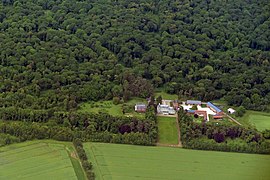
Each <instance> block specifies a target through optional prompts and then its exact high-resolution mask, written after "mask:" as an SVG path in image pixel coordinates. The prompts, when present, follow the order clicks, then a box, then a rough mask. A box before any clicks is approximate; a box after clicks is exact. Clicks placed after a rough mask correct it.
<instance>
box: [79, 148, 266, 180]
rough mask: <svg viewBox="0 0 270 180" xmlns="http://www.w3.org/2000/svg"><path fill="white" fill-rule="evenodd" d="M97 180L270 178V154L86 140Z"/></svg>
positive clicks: (242, 179)
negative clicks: (90, 141)
mask: <svg viewBox="0 0 270 180" xmlns="http://www.w3.org/2000/svg"><path fill="white" fill-rule="evenodd" d="M84 148H85V150H86V152H87V155H88V157H89V159H90V161H91V162H92V163H93V165H94V171H95V174H96V177H97V178H96V179H117V180H121V179H123V180H124V179H125V180H126V179H129V180H130V179H185V180H187V179H192V180H194V179H201V180H206V179H207V180H212V179H213V180H217V179H218V180H223V179H224V180H228V179H230V180H255V179H256V180H257V179H260V180H269V179H270V171H269V169H270V156H269V155H255V154H241V153H227V152H213V151H198V150H188V149H181V148H170V147H150V146H132V145H119V144H104V143H85V144H84Z"/></svg>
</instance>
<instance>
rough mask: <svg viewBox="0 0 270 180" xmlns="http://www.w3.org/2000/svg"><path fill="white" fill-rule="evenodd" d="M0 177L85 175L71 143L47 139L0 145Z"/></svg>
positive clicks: (27, 177)
mask: <svg viewBox="0 0 270 180" xmlns="http://www.w3.org/2000/svg"><path fill="white" fill-rule="evenodd" d="M0 179H8V180H12V179H14V180H15V179H20V180H21V179H27V180H31V179H33V180H34V179H38V180H40V179H55V180H56V179H57V180H61V179H63V180H64V179H65V180H66V179H79V180H84V179H86V178H85V175H84V172H83V170H82V168H81V166H80V163H79V160H78V159H77V157H76V153H75V152H74V147H73V145H72V143H64V142H57V141H49V140H48V141H30V142H24V143H19V144H12V145H8V146H4V147H1V148H0Z"/></svg>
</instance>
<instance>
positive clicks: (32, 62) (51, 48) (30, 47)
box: [0, 0, 270, 111]
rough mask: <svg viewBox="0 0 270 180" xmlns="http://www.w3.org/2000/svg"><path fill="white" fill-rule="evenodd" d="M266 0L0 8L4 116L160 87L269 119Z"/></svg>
mask: <svg viewBox="0 0 270 180" xmlns="http://www.w3.org/2000/svg"><path fill="white" fill-rule="evenodd" d="M269 12H270V4H269V1H268V0H260V1H240V0H236V1H233V0H229V1H220V0H218V1H199V0H193V1H187V0H184V1H178V0H164V1H150V0H138V1H133V0H131V1H126V0H118V1H109V0H103V1H98V0H93V1H88V0H80V1H77V0H72V1H63V0H58V1H53V0H46V1H34V0H24V1H22V0H4V1H2V2H1V3H0V41H1V43H0V49H1V52H0V75H1V77H0V80H1V85H0V92H1V94H0V102H1V106H4V107H9V106H14V107H20V108H29V109H54V110H61V111H62V110H67V111H70V110H73V109H76V108H77V106H78V103H80V102H82V101H89V100H92V101H96V100H98V99H112V98H113V97H120V98H123V99H124V100H128V99H129V98H130V97H131V96H140V97H149V96H150V95H151V94H152V92H153V87H160V86H164V88H165V90H166V91H167V92H169V93H176V94H178V95H179V96H185V97H187V96H190V97H194V98H195V97H196V98H198V99H202V100H211V99H215V98H221V97H226V99H227V101H228V103H229V105H236V106H240V105H243V106H244V107H245V108H247V109H255V110H266V109H267V105H268V104H269V102H270V88H269V87H270V78H269V77H270V74H269V73H270V71H269V65H270V62H269V57H270V54H269V52H270V51H269V50H270V44H269V42H270V39H269V37H270V36H269V32H270V31H269V23H270V20H269V17H270V14H269Z"/></svg>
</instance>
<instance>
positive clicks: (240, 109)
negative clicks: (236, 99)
mask: <svg viewBox="0 0 270 180" xmlns="http://www.w3.org/2000/svg"><path fill="white" fill-rule="evenodd" d="M245 112H246V109H245V108H244V107H243V106H239V107H238V108H237V109H236V112H235V115H236V116H237V117H242V116H244V114H245Z"/></svg>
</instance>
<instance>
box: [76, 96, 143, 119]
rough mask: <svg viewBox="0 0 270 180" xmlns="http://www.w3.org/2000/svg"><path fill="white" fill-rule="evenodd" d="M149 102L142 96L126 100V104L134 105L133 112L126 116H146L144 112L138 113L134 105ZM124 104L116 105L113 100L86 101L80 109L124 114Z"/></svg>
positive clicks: (116, 114)
mask: <svg viewBox="0 0 270 180" xmlns="http://www.w3.org/2000/svg"><path fill="white" fill-rule="evenodd" d="M140 102H143V103H147V102H146V100H145V99H142V98H133V99H131V100H129V101H128V102H126V103H125V104H126V105H128V106H131V107H132V110H133V111H132V112H131V113H126V114H125V115H126V116H135V117H139V118H144V116H145V115H144V113H137V112H135V111H134V106H135V104H136V103H140ZM122 106H123V104H118V105H115V104H113V102H112V101H98V102H86V103H82V104H81V105H80V108H79V111H81V112H94V113H98V112H99V111H102V112H107V113H108V114H110V115H112V116H123V112H122Z"/></svg>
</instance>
